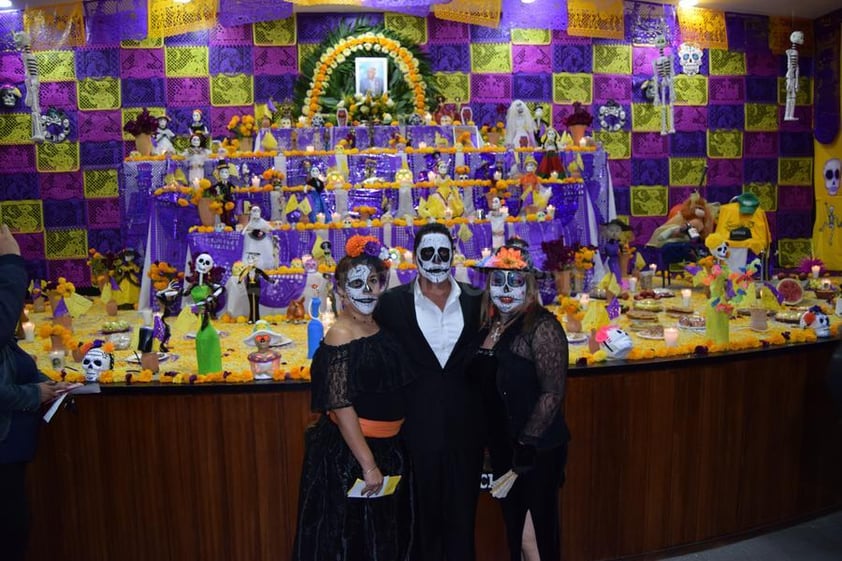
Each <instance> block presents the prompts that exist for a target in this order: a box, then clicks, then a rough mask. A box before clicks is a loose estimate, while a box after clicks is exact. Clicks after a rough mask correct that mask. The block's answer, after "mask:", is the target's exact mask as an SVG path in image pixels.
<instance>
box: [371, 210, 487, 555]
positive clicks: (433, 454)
mask: <svg viewBox="0 0 842 561" xmlns="http://www.w3.org/2000/svg"><path fill="white" fill-rule="evenodd" d="M414 253H415V264H416V266H417V268H418V276H417V277H416V279H415V280H414V281H413V282H411V283H408V284H405V285H403V286H398V287H395V288H392V289H390V290H388V291H387V292H386V294H384V295H383V297H382V298H381V299H380V305H379V306H378V308H377V311H376V313H375V317H376V319H377V321H378V323H380V325H381V326H382V327H383V328H384V329H386V330H388V331H390V332H392V333H394V334H395V336H396V337H397V338H398V340H399V341H400V342H401V343H402V344H403V348H404V353H405V355H406V357H407V359H408V361H409V363H410V368H411V369H412V371H413V375H414V376H415V381H414V382H413V383H412V384H411V385H410V386H409V387H408V388H407V392H406V400H407V404H406V407H407V410H406V424H405V428H404V435H405V437H406V440H407V445H408V447H409V452H410V454H411V457H412V462H413V470H414V477H415V482H416V488H415V489H416V502H415V504H416V518H417V526H416V538H415V542H414V550H415V551H414V552H413V559H420V560H425V561H426V560H431V561H432V560H435V561H442V560H443V559H446V560H448V561H466V560H467V561H470V560H472V559H474V558H475V550H474V518H475V515H476V505H477V499H478V496H479V479H480V473H481V471H482V444H481V441H482V438H481V434H480V430H481V427H480V424H479V422H478V418H479V408H480V400H479V392H478V387H477V386H476V385H475V384H474V383H472V382H471V381H470V380H469V379H468V378H467V376H466V375H465V365H466V363H467V360H468V359H469V358H470V357H471V355H472V354H473V351H474V349H475V348H476V343H477V341H476V334H477V330H478V325H479V323H478V322H479V307H480V300H481V294H480V293H479V292H478V291H477V290H475V289H474V288H473V287H471V286H470V285H467V284H461V283H458V282H456V280H455V279H454V278H453V277H452V276H451V269H450V267H451V260H452V256H453V238H452V237H451V235H450V231H449V230H448V229H447V228H446V227H445V226H444V225H443V224H439V223H431V224H426V225H424V226H422V227H421V228H420V229H419V230H418V232H416V234H415V251H414Z"/></svg>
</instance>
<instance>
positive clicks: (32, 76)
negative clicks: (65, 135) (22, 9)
mask: <svg viewBox="0 0 842 561" xmlns="http://www.w3.org/2000/svg"><path fill="white" fill-rule="evenodd" d="M15 47H16V48H17V49H18V50H19V51H20V52H21V59H22V60H23V69H24V72H25V78H24V84H26V99H24V103H26V106H27V107H29V109H30V111H31V113H32V142H44V129H43V127H42V125H41V103H40V101H39V99H38V96H39V93H40V91H41V78H40V77H39V75H38V59H36V58H35V55H34V54H32V39H31V38H30V37H29V33H26V32H25V31H18V32H16V33H15Z"/></svg>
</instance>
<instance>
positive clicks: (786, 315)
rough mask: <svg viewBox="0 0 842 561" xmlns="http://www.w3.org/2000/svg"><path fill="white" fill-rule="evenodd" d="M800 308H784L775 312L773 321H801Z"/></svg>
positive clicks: (789, 322)
mask: <svg viewBox="0 0 842 561" xmlns="http://www.w3.org/2000/svg"><path fill="white" fill-rule="evenodd" d="M803 313H804V312H803V311H801V310H784V311H780V312H778V313H776V314H775V321H778V322H780V323H788V324H794V323H798V322H800V321H801V315H802V314H803Z"/></svg>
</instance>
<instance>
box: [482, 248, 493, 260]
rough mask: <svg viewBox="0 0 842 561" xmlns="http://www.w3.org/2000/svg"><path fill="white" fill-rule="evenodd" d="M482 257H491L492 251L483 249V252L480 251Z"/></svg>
mask: <svg viewBox="0 0 842 561" xmlns="http://www.w3.org/2000/svg"><path fill="white" fill-rule="evenodd" d="M480 255H482V258H483V259H485V258H487V257H491V250H490V249H488V248H487V247H484V248H482V251H480Z"/></svg>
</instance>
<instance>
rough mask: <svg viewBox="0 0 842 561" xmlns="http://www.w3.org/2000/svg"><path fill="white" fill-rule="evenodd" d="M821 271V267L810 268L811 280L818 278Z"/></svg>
mask: <svg viewBox="0 0 842 561" xmlns="http://www.w3.org/2000/svg"><path fill="white" fill-rule="evenodd" d="M821 271H822V268H821V267H819V266H818V265H813V266H812V267H810V272H812V273H813V278H814V279H817V278H819V273H820V272H821Z"/></svg>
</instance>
